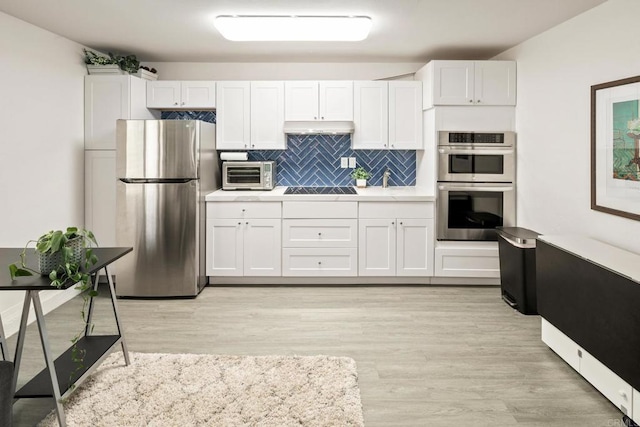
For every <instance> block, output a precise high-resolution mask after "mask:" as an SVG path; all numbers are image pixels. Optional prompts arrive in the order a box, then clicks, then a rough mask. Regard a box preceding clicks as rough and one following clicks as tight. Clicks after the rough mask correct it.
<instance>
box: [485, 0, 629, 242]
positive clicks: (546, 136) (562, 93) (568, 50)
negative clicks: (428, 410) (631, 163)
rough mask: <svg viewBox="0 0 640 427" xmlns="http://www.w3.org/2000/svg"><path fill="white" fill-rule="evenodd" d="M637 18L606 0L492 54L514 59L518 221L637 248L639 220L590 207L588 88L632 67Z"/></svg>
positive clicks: (624, 1)
mask: <svg viewBox="0 0 640 427" xmlns="http://www.w3.org/2000/svg"><path fill="white" fill-rule="evenodd" d="M638 17H640V1H638V0H609V1H608V2H606V3H604V4H602V5H600V6H598V7H596V8H594V9H591V10H589V11H587V12H585V13H584V14H582V15H579V16H577V17H575V18H573V19H571V20H569V21H567V22H565V23H562V24H560V25H559V26H557V27H555V28H552V29H551V30H549V31H546V32H545V33H542V34H540V35H538V36H536V37H534V38H532V39H530V40H527V41H526V42H524V43H522V44H521V45H519V46H516V47H514V48H512V49H510V50H508V51H506V52H504V53H502V54H500V55H499V56H498V57H496V58H495V59H513V60H516V61H518V64H517V66H518V87H517V93H518V101H517V102H518V104H517V108H516V129H517V132H518V148H517V150H518V181H517V185H518V225H520V226H523V227H526V228H531V229H533V230H536V231H538V232H541V233H544V234H558V233H575V234H582V235H587V236H591V237H595V238H598V239H600V240H603V241H606V242H609V243H611V244H614V245H617V246H620V247H623V248H626V249H629V250H632V251H634V252H640V239H638V237H639V236H640V222H638V221H633V220H630V219H625V218H621V217H618V216H613V215H609V214H605V213H601V212H597V211H593V210H591V209H590V87H591V86H592V85H594V84H598V83H604V82H608V81H612V80H617V79H621V78H625V77H631V76H637V75H639V74H640V55H639V54H638V53H637V51H638V46H640V40H639V38H638Z"/></svg>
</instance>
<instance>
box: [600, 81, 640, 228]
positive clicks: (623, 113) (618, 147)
mask: <svg viewBox="0 0 640 427" xmlns="http://www.w3.org/2000/svg"><path fill="white" fill-rule="evenodd" d="M591 209H593V210H596V211H600V212H606V213H608V214H611V215H617V216H621V217H624V218H629V219H633V220H636V221H640V76H635V77H629V78H625V79H620V80H615V81H611V82H607V83H601V84H597V85H593V86H591Z"/></svg>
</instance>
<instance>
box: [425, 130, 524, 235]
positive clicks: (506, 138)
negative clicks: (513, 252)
mask: <svg viewBox="0 0 640 427" xmlns="http://www.w3.org/2000/svg"><path fill="white" fill-rule="evenodd" d="M515 164H516V158H515V133H514V132H482V133H480V132H444V131H442V132H439V134H438V214H437V223H438V229H437V236H436V237H437V239H438V240H497V234H496V230H495V229H496V227H500V226H515V223H516V198H515V176H516V170H515V169H516V167H515Z"/></svg>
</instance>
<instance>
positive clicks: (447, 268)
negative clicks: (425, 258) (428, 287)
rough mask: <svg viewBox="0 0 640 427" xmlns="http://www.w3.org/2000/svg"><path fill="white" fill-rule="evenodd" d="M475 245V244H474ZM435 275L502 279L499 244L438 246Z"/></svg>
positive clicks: (479, 243)
mask: <svg viewBox="0 0 640 427" xmlns="http://www.w3.org/2000/svg"><path fill="white" fill-rule="evenodd" d="M474 243H475V242H474ZM435 252H436V255H435V275H436V276H441V277H487V278H492V277H495V278H497V277H500V259H499V257H498V245H497V242H496V243H494V242H478V244H477V245H470V246H469V247H465V246H462V245H461V246H456V245H452V246H449V245H442V246H440V247H438V246H436V251H435Z"/></svg>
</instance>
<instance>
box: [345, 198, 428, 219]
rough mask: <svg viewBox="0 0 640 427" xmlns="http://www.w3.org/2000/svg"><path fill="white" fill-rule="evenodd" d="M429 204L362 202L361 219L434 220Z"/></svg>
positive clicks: (359, 210)
mask: <svg viewBox="0 0 640 427" xmlns="http://www.w3.org/2000/svg"><path fill="white" fill-rule="evenodd" d="M433 212H434V207H433V203H429V202H423V203H418V202H360V206H359V208H358V217H359V218H433Z"/></svg>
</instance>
